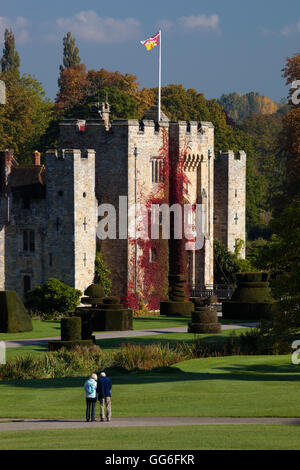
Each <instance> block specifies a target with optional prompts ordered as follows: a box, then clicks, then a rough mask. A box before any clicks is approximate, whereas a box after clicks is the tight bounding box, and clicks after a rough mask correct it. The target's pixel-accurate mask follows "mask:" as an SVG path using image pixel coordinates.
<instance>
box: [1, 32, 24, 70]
mask: <svg viewBox="0 0 300 470" xmlns="http://www.w3.org/2000/svg"><path fill="white" fill-rule="evenodd" d="M19 67H20V56H19V54H18V52H17V51H16V49H15V36H14V34H13V32H12V30H10V31H9V30H8V29H6V30H5V32H4V48H3V56H2V58H1V71H2V72H8V71H11V72H14V73H19Z"/></svg>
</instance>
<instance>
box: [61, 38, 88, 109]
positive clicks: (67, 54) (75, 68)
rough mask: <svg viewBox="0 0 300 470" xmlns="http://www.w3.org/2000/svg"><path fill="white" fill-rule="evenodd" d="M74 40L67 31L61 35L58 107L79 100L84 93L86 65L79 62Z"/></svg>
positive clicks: (66, 105) (63, 106)
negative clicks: (61, 48) (61, 62)
mask: <svg viewBox="0 0 300 470" xmlns="http://www.w3.org/2000/svg"><path fill="white" fill-rule="evenodd" d="M75 44H76V41H75V39H74V38H73V37H72V35H71V33H70V32H68V33H67V35H66V36H64V37H63V65H60V67H59V69H60V75H59V78H58V93H57V96H56V103H57V107H58V109H64V108H66V107H69V106H72V105H74V104H76V103H78V102H80V101H81V100H82V99H83V98H84V95H85V89H86V67H85V65H84V64H82V63H81V58H80V57H79V49H78V47H77V46H76V45H75Z"/></svg>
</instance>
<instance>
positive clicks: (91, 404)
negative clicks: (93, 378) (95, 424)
mask: <svg viewBox="0 0 300 470" xmlns="http://www.w3.org/2000/svg"><path fill="white" fill-rule="evenodd" d="M96 401H97V398H86V419H87V420H90V419H91V420H92V421H95V411H96Z"/></svg>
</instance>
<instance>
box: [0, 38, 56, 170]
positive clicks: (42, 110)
mask: <svg viewBox="0 0 300 470" xmlns="http://www.w3.org/2000/svg"><path fill="white" fill-rule="evenodd" d="M19 66H20V57H19V54H18V52H17V51H16V49H15V39H14V35H13V33H12V31H11V30H10V31H8V29H6V30H5V33H4V49H3V56H2V58H1V73H0V80H2V81H4V83H5V86H6V105H5V106H1V107H0V148H9V149H11V150H13V152H14V154H15V156H16V157H17V158H18V161H19V162H20V163H23V162H31V158H32V152H33V151H34V150H36V145H37V142H39V139H40V138H41V136H42V135H43V134H44V133H45V131H46V129H47V127H48V125H49V122H50V121H51V119H52V116H53V112H52V108H53V104H52V103H51V102H50V100H48V99H47V98H46V96H45V91H44V89H43V87H42V85H41V84H40V83H39V82H38V81H37V80H36V79H35V78H34V77H31V76H30V75H27V74H24V75H22V76H21V75H20V72H19Z"/></svg>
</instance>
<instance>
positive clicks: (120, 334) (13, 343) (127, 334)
mask: <svg viewBox="0 0 300 470" xmlns="http://www.w3.org/2000/svg"><path fill="white" fill-rule="evenodd" d="M256 325H257V323H238V324H235V325H222V330H234V329H237V328H249V327H251V326H256ZM186 332H187V326H177V327H173V328H155V329H153V330H147V329H145V330H128V331H108V332H105V333H96V334H95V336H96V339H112V338H133V337H136V336H151V335H161V334H166V333H186ZM55 339H60V337H59V336H56V337H52V338H31V339H22V340H20V339H15V340H9V341H5V345H6V347H7V348H18V347H21V346H31V345H35V344H46V343H48V341H51V340H55Z"/></svg>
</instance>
